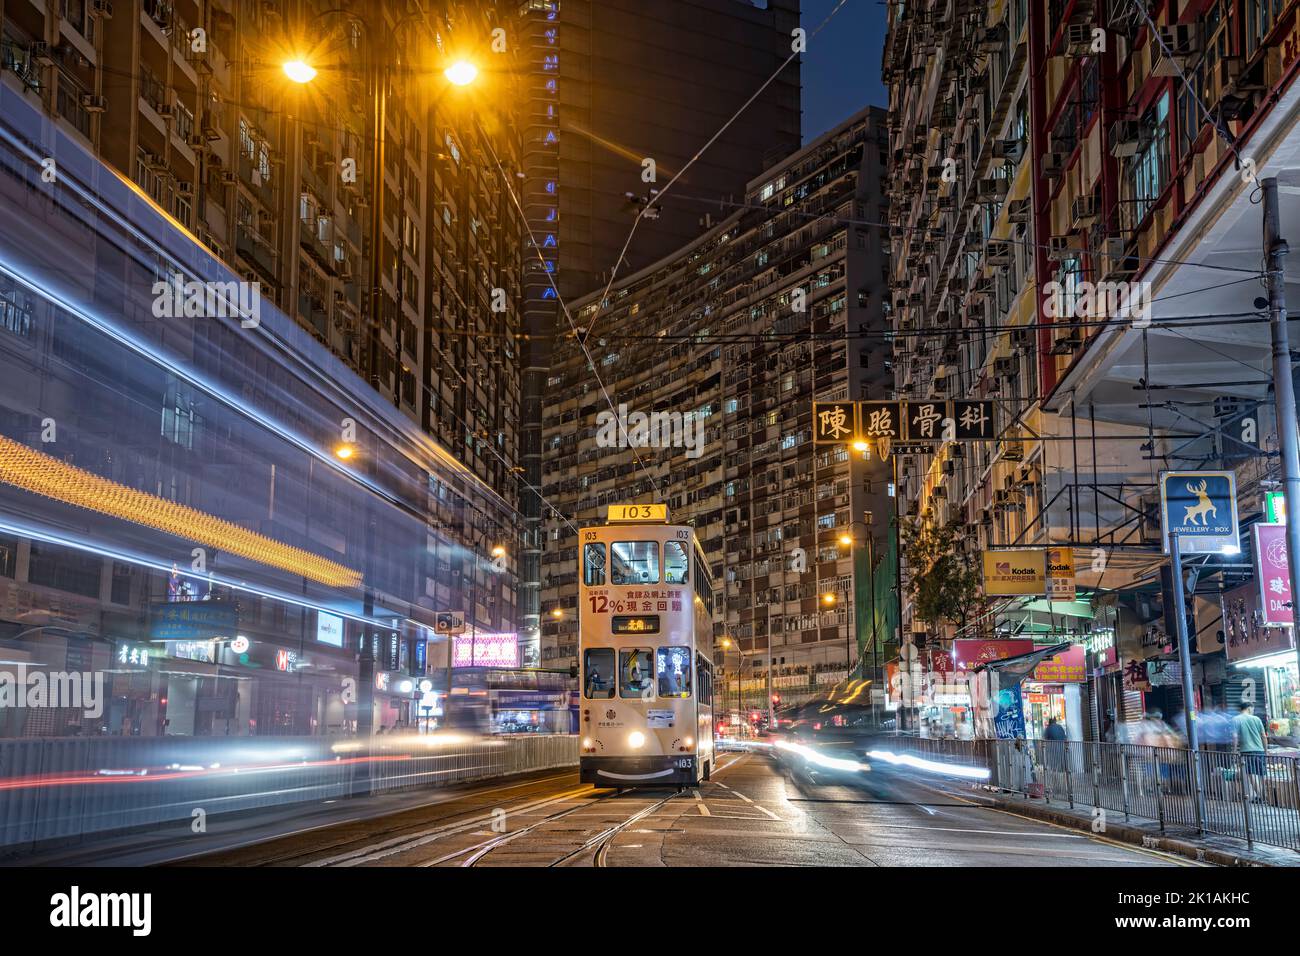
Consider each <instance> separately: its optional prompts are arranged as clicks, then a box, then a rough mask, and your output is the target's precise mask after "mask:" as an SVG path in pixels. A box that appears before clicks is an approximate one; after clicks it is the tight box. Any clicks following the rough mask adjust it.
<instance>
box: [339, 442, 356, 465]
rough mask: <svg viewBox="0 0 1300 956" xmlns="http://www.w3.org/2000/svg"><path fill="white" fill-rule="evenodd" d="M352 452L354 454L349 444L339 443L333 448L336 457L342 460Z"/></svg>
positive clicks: (346, 458)
mask: <svg viewBox="0 0 1300 956" xmlns="http://www.w3.org/2000/svg"><path fill="white" fill-rule="evenodd" d="M354 454H356V452H355V451H354V450H353V448H352V446H351V445H339V447H338V448H335V449H334V455H335V456H336V457H338V458H342V459H343V460H344V461H347V460H348V459H349V458H351V457H352V456H353V455H354Z"/></svg>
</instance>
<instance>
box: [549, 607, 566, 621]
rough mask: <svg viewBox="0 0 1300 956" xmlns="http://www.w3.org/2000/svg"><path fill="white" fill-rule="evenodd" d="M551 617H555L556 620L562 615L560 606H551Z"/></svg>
mask: <svg viewBox="0 0 1300 956" xmlns="http://www.w3.org/2000/svg"><path fill="white" fill-rule="evenodd" d="M551 617H553V618H555V619H556V620H559V619H560V618H562V617H564V611H563V610H562V609H561V608H558V607H553V608H551Z"/></svg>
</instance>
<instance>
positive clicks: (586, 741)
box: [582, 737, 591, 750]
mask: <svg viewBox="0 0 1300 956" xmlns="http://www.w3.org/2000/svg"><path fill="white" fill-rule="evenodd" d="M582 749H583V750H590V749H591V738H590V737H583V738H582Z"/></svg>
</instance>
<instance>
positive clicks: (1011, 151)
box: [993, 139, 1025, 163]
mask: <svg viewBox="0 0 1300 956" xmlns="http://www.w3.org/2000/svg"><path fill="white" fill-rule="evenodd" d="M1024 155H1025V141H1024V140H1022V139H998V140H994V141H993V158H994V159H1002V160H1006V161H1007V162H1009V163H1018V162H1020V160H1021V159H1023V158H1024Z"/></svg>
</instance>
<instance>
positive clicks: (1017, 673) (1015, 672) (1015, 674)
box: [974, 641, 1074, 686]
mask: <svg viewBox="0 0 1300 956" xmlns="http://www.w3.org/2000/svg"><path fill="white" fill-rule="evenodd" d="M1073 646H1074V645H1073V644H1071V643H1069V642H1068V641H1067V642H1066V643H1064V644H1052V645H1049V646H1047V647H1036V648H1034V649H1033V650H1032V651H1030V652H1029V653H1027V654H1017V655H1016V656H1015V657H1005V658H1003V659H1002V660H1000V661H985V662H984V663H982V664H977V665H975V668H974V669H975V670H977V671H980V670H984V669H985V668H987V669H989V670H994V671H997V672H998V677H999V678H1000V679H1001V681H1002V683H1003V685H1004V686H1005V685H1006V684H1008V683H1011V684H1018V683H1019V682H1020V681H1022V680H1024V679H1025V678H1026V677H1028V676H1029V675H1030V674H1032V673H1033V672H1034V669H1035V668H1036V667H1038V665H1039V664H1041V663H1042V662H1043V661H1045V660H1048V659H1049V658H1053V657H1055V656H1056V655H1057V654H1064V653H1065V652H1066V651H1068V650H1069V649H1070V648H1071V647H1073Z"/></svg>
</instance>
